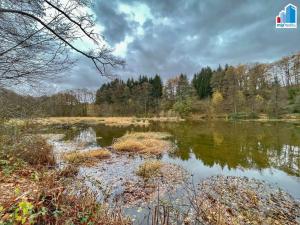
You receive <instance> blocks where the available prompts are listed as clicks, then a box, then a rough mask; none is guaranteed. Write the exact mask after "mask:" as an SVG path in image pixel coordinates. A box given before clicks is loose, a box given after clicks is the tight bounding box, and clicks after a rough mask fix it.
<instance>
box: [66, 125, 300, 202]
mask: <svg viewBox="0 0 300 225" xmlns="http://www.w3.org/2000/svg"><path fill="white" fill-rule="evenodd" d="M128 131H163V132H168V133H170V134H171V135H172V138H171V141H172V142H173V143H174V144H175V145H176V149H175V151H174V152H171V153H168V154H165V155H163V157H162V160H163V161H166V162H171V163H175V164H178V165H180V166H182V167H183V168H184V169H186V170H187V171H188V172H189V173H191V174H193V175H194V177H195V178H196V179H199V180H201V179H204V178H206V177H209V176H212V175H219V174H221V175H232V176H246V177H249V178H256V179H259V180H264V181H267V182H268V183H271V184H274V185H276V186H278V187H280V188H282V189H283V190H285V191H287V192H288V193H290V194H291V195H292V196H293V197H294V198H296V199H300V125H299V124H298V125H297V124H292V123H284V122H245V121H243V122H226V121H214V122H205V121H201V122H177V123H161V122H160V123H158V122H157V123H152V124H151V125H150V126H148V127H133V126H132V127H111V126H105V125H97V126H92V127H89V128H88V129H86V128H82V129H79V130H77V131H76V132H74V131H73V132H69V133H68V135H67V136H66V138H68V139H74V138H75V139H76V138H77V139H78V138H80V137H81V138H85V139H89V138H91V137H89V136H92V140H93V139H94V140H95V141H96V143H92V141H90V140H89V142H91V143H90V144H91V145H95V144H97V145H99V146H110V145H111V144H112V142H113V140H114V138H118V137H121V136H122V135H124V134H125V133H126V132H128Z"/></svg>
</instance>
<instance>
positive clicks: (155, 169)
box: [136, 160, 163, 179]
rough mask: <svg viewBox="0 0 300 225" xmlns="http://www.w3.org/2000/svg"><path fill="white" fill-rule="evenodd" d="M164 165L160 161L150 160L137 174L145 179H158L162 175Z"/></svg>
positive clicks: (141, 166)
mask: <svg viewBox="0 0 300 225" xmlns="http://www.w3.org/2000/svg"><path fill="white" fill-rule="evenodd" d="M162 165H163V164H162V163H161V162H160V161H158V160H149V161H146V162H144V163H143V164H141V165H140V166H139V168H138V170H137V172H136V174H137V175H138V176H141V177H142V178H144V179H149V178H152V177H157V176H159V175H160V174H161V171H160V170H161V167H162Z"/></svg>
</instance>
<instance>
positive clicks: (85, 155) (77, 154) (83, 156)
mask: <svg viewBox="0 0 300 225" xmlns="http://www.w3.org/2000/svg"><path fill="white" fill-rule="evenodd" d="M110 156H111V153H110V151H108V150H106V149H97V150H91V151H74V152H70V153H66V154H65V155H64V156H63V158H64V160H66V161H67V162H68V163H74V164H82V163H91V162H94V161H95V160H97V159H105V158H109V157H110Z"/></svg>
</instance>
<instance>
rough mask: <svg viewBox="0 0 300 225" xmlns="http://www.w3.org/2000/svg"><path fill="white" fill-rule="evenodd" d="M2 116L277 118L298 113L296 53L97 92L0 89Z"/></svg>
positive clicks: (114, 84) (119, 83)
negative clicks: (271, 60) (38, 92)
mask: <svg viewBox="0 0 300 225" xmlns="http://www.w3.org/2000/svg"><path fill="white" fill-rule="evenodd" d="M0 93H1V95H0V103H1V105H2V106H3V107H2V108H1V110H0V115H1V117H5V115H6V116H7V115H10V117H11V116H13V117H28V116H90V115H94V116H132V115H135V116H157V115H159V116H175V115H180V116H189V115H191V114H192V115H193V114H194V115H196V114H201V115H206V116H219V115H221V116H223V115H224V114H226V115H230V116H233V117H243V116H245V117H256V116H257V115H258V114H261V113H263V114H268V115H269V116H272V117H279V116H280V115H281V114H286V113H300V54H295V55H292V56H289V57H284V58H282V59H280V60H278V61H276V62H274V63H270V64H260V63H254V64H241V65H237V66H232V65H225V66H219V67H218V68H216V69H212V68H210V67H204V68H202V69H201V70H200V71H199V72H198V73H196V74H194V76H193V77H192V79H191V80H190V79H189V78H188V76H187V75H185V74H180V75H178V76H175V77H172V78H170V79H168V80H166V81H165V82H163V80H162V78H161V77H160V76H159V75H158V74H157V75H155V76H153V77H149V76H139V77H138V78H137V79H133V78H129V79H127V80H126V81H124V80H122V79H115V80H111V81H110V82H108V83H105V84H103V85H101V87H100V88H99V89H98V90H97V92H96V93H94V92H93V91H89V90H87V89H76V90H68V91H64V92H61V93H57V94H55V95H51V96H41V97H31V96H21V95H17V94H16V93H14V92H11V91H8V90H5V89H0Z"/></svg>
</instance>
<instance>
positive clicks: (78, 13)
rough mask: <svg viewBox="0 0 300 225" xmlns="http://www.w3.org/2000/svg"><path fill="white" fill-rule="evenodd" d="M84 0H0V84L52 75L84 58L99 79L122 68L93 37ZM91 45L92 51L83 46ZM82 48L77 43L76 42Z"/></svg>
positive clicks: (92, 29) (99, 40)
mask: <svg viewBox="0 0 300 225" xmlns="http://www.w3.org/2000/svg"><path fill="white" fill-rule="evenodd" d="M90 7H92V4H91V2H90V1H89V0H64V1H61V0H1V2H0V85H1V84H2V85H3V84H16V83H20V82H32V81H36V80H41V79H43V78H49V77H51V78H52V77H53V76H54V75H56V74H58V73H60V74H61V72H62V71H64V70H66V69H69V68H70V67H71V66H72V64H73V62H74V61H75V60H74V58H73V57H71V51H73V52H75V53H77V54H79V55H81V56H83V57H86V58H88V59H89V60H90V61H91V63H92V64H93V65H94V66H95V67H96V69H97V70H98V71H99V73H100V74H101V75H103V76H110V75H111V74H110V73H108V72H107V67H117V66H120V65H124V61H123V60H121V59H119V58H117V57H115V56H114V55H113V54H112V50H111V49H110V48H108V47H107V45H105V41H104V39H103V37H102V36H101V35H99V34H97V33H96V32H95V31H94V30H95V23H94V19H95V18H93V16H92V15H90V14H89V13H88V11H89V10H88V9H89V8H90ZM85 41H91V45H89V46H92V47H91V48H89V49H87V48H86V46H85V47H84V48H82V47H81V46H83V44H82V43H86V42H85ZM79 42H80V43H81V44H78V43H79Z"/></svg>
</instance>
